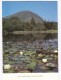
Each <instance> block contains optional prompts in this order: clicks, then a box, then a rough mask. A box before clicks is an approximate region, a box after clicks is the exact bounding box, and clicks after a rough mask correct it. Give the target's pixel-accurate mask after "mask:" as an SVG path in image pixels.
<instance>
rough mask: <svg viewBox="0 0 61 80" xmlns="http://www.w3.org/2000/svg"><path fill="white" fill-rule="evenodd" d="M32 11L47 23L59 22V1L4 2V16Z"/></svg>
mask: <svg viewBox="0 0 61 80" xmlns="http://www.w3.org/2000/svg"><path fill="white" fill-rule="evenodd" d="M26 10H27V11H32V12H34V13H36V14H38V15H39V16H40V17H42V18H43V19H44V20H46V21H55V22H57V21H58V20H57V15H58V14H57V11H58V10H57V1H2V16H3V17H5V16H9V15H12V14H15V13H17V12H20V11H26Z"/></svg>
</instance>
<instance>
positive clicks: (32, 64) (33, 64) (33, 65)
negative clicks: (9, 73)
mask: <svg viewBox="0 0 61 80" xmlns="http://www.w3.org/2000/svg"><path fill="white" fill-rule="evenodd" d="M27 66H28V68H30V69H34V68H35V67H36V62H35V61H33V62H31V63H30V64H28V65H27Z"/></svg>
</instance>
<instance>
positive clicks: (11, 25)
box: [3, 16, 57, 36]
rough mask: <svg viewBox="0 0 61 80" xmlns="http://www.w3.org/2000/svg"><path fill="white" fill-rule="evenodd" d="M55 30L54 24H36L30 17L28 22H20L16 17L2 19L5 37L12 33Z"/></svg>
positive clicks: (55, 25) (55, 24)
mask: <svg viewBox="0 0 61 80" xmlns="http://www.w3.org/2000/svg"><path fill="white" fill-rule="evenodd" d="M46 30H57V23H56V22H46V21H44V23H43V24H42V23H36V22H35V20H34V18H33V17H32V18H31V20H30V22H22V21H21V20H20V19H19V18H18V17H16V16H15V17H14V16H12V17H9V18H3V35H4V36H6V35H8V34H11V33H12V32H14V31H46Z"/></svg>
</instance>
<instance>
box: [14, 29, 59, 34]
mask: <svg viewBox="0 0 61 80" xmlns="http://www.w3.org/2000/svg"><path fill="white" fill-rule="evenodd" d="M34 33H58V30H46V31H13V34H34Z"/></svg>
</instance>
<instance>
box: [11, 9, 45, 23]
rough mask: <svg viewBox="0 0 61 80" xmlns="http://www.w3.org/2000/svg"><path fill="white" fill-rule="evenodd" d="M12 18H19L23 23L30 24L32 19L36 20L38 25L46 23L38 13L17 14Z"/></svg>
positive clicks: (24, 12)
mask: <svg viewBox="0 0 61 80" xmlns="http://www.w3.org/2000/svg"><path fill="white" fill-rule="evenodd" d="M11 16H17V17H18V18H20V20H21V21H23V22H30V20H31V18H34V20H35V22H36V23H43V22H44V20H43V19H42V18H41V17H40V16H39V15H37V14H36V13H33V12H31V11H27V10H26V11H21V12H17V13H15V14H13V15H11Z"/></svg>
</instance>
